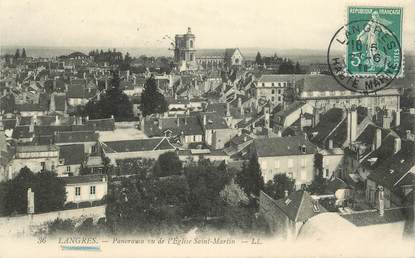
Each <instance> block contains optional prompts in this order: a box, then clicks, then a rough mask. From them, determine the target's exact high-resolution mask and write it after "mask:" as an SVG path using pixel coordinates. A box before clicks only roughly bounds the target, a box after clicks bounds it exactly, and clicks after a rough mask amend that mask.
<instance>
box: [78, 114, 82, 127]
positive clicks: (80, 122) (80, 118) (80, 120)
mask: <svg viewBox="0 0 415 258" xmlns="http://www.w3.org/2000/svg"><path fill="white" fill-rule="evenodd" d="M78 125H82V117H81V116H80V117H78Z"/></svg>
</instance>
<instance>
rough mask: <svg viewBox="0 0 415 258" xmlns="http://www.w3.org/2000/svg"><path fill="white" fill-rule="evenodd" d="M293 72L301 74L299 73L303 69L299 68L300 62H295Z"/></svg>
mask: <svg viewBox="0 0 415 258" xmlns="http://www.w3.org/2000/svg"><path fill="white" fill-rule="evenodd" d="M294 72H295V73H296V74H301V73H303V71H302V70H301V67H300V63H298V61H297V63H295V69H294Z"/></svg>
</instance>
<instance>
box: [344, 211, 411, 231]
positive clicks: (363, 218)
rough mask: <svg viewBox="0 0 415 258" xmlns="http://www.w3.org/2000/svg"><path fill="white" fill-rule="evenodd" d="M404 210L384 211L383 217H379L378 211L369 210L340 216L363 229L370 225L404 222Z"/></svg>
mask: <svg viewBox="0 0 415 258" xmlns="http://www.w3.org/2000/svg"><path fill="white" fill-rule="evenodd" d="M404 213H405V209H403V208H394V209H385V210H384V215H383V216H380V215H379V211H378V210H369V211H363V212H356V213H351V214H342V215H341V216H342V217H343V218H345V219H346V220H348V221H349V222H351V223H353V224H354V225H355V226H358V227H364V226H371V225H379V224H387V223H394V222H399V221H404V220H405V215H404Z"/></svg>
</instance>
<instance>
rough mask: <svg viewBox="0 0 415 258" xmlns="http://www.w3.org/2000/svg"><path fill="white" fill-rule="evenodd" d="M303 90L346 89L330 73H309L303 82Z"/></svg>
mask: <svg viewBox="0 0 415 258" xmlns="http://www.w3.org/2000/svg"><path fill="white" fill-rule="evenodd" d="M297 84H301V88H302V91H303V92H304V91H307V92H309V91H320V92H321V91H346V90H347V89H346V88H344V87H342V86H341V85H340V84H339V83H338V82H337V81H336V80H335V79H334V78H333V76H330V75H309V76H305V77H304V79H303V80H301V82H298V83H297Z"/></svg>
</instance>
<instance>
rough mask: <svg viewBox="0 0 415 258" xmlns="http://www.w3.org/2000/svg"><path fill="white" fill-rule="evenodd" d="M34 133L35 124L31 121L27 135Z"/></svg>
mask: <svg viewBox="0 0 415 258" xmlns="http://www.w3.org/2000/svg"><path fill="white" fill-rule="evenodd" d="M34 131H35V122H34V121H31V122H30V125H29V133H33V132H34Z"/></svg>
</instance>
